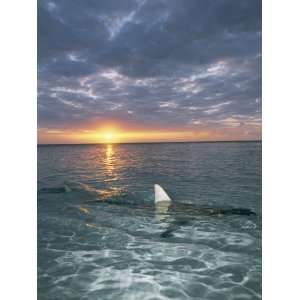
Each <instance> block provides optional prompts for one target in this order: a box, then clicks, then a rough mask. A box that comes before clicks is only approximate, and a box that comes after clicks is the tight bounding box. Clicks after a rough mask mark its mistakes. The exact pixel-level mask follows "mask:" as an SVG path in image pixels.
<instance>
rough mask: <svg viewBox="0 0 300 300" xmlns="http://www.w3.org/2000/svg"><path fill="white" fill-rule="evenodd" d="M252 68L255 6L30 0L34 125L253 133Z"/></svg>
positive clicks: (255, 93)
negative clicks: (113, 124) (110, 121)
mask: <svg viewBox="0 0 300 300" xmlns="http://www.w3.org/2000/svg"><path fill="white" fill-rule="evenodd" d="M260 64H261V1H260V0H217V1H212V0H207V1H205V0H202V1H199V0H148V1H146V0H140V1H138V0H136V1H134V0H132V1H130V0H122V1H119V0H114V1H112V0H107V1H97V0H81V1H79V0H68V1H67V0H64V1H63V0H60V1H45V0H40V1H39V3H38V66H39V75H38V76H39V96H38V104H39V105H38V109H39V126H40V127H50V128H51V127H64V128H67V127H68V126H74V124H85V123H86V122H92V121H93V120H94V121H95V122H96V121H97V120H101V119H105V118H116V119H120V120H124V121H128V122H130V121H132V122H135V123H143V124H145V125H147V126H164V127H170V128H172V127H175V126H177V127H178V126H183V127H184V126H186V127H195V128H201V127H205V126H224V128H225V127H226V126H227V127H228V126H244V125H245V124H246V125H247V124H248V125H249V126H250V127H251V126H256V128H257V127H259V126H260V115H261V112H260V103H261V87H260V86H261V84H260V83H261V74H260ZM234 120H235V121H234Z"/></svg>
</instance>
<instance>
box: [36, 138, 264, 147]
mask: <svg viewBox="0 0 300 300" xmlns="http://www.w3.org/2000/svg"><path fill="white" fill-rule="evenodd" d="M251 142H252V143H253V142H256V143H258V142H262V140H261V139H260V140H213V141H157V142H111V143H105V142H104V143H101V142H99V143H37V146H72V145H73V146H76V145H78V146H79V145H82V146H83V145H111V144H121V145H128V144H171V143H174V144H176V143H177V144H180V143H181V144H183V143H195V144H196V143H251Z"/></svg>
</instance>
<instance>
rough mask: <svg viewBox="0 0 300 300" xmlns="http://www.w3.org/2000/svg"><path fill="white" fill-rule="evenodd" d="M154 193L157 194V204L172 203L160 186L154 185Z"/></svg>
mask: <svg viewBox="0 0 300 300" xmlns="http://www.w3.org/2000/svg"><path fill="white" fill-rule="evenodd" d="M154 193H155V203H158V202H163V201H169V202H171V201H172V200H171V199H170V197H169V196H168V194H167V193H166V192H165V190H164V189H163V188H162V187H161V186H160V185H159V184H154Z"/></svg>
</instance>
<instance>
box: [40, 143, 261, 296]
mask: <svg viewBox="0 0 300 300" xmlns="http://www.w3.org/2000/svg"><path fill="white" fill-rule="evenodd" d="M155 183H158V184H160V185H161V186H162V187H163V188H165V190H166V191H167V192H168V194H169V196H170V197H171V198H172V200H173V201H174V202H176V203H177V202H178V203H186V204H190V205H193V206H191V207H195V209H189V210H188V211H185V210H178V211H173V212H172V213H168V212H164V213H163V214H162V215H161V214H159V213H158V212H157V210H156V208H155V206H154V191H153V185H154V184H155ZM201 207H212V208H214V207H218V208H220V207H221V208H223V207H224V208H225V207H226V208H227V207H229V208H244V209H249V210H251V211H253V212H254V213H255V214H256V215H231V214H216V215H209V214H201V213H200V214H199V213H198V211H199V210H198V209H197V208H201ZM165 232H167V233H168V234H164V233H165ZM38 299H43V300H46V299H49V300H50V299H64V300H67V299H89V300H93V299H114V300H116V299H124V300H125V299H126V300H128V299H145V300H146V299H153V300H154V299H181V300H182V299H211V300H215V299H220V300H226V299H251V300H252V299H261V142H216V143H152V144H151V143H149V144H99V145H48V146H46V145H41V146H38Z"/></svg>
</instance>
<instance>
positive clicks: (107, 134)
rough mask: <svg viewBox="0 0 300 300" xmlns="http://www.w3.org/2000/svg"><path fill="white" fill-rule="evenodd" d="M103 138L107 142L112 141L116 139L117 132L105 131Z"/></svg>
mask: <svg viewBox="0 0 300 300" xmlns="http://www.w3.org/2000/svg"><path fill="white" fill-rule="evenodd" d="M102 138H103V140H104V141H105V142H106V143H111V142H113V141H114V140H115V139H116V133H115V132H113V131H106V132H103V134H102Z"/></svg>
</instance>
